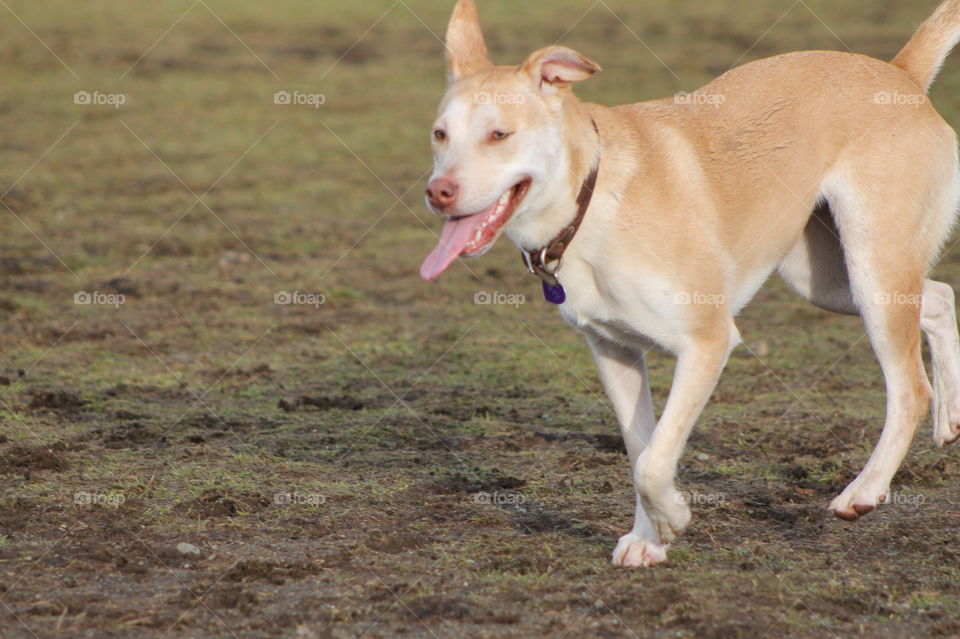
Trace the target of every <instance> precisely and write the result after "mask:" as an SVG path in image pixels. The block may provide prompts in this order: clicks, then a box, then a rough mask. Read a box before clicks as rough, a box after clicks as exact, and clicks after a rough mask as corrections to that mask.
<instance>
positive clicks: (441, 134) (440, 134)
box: [433, 129, 447, 142]
mask: <svg viewBox="0 0 960 639" xmlns="http://www.w3.org/2000/svg"><path fill="white" fill-rule="evenodd" d="M433 139H434V140H436V141H437V142H443V141H444V140H446V139H447V132H446V131H444V130H443V129H434V130H433Z"/></svg>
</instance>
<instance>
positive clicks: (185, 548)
mask: <svg viewBox="0 0 960 639" xmlns="http://www.w3.org/2000/svg"><path fill="white" fill-rule="evenodd" d="M177 552H178V553H180V554H181V555H194V556H196V557H199V556H200V549H199V548H197V547H196V546H194V545H193V544H188V543H187V542H185V541H181V542H180V543H179V544H177Z"/></svg>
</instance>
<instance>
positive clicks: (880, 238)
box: [828, 175, 933, 519]
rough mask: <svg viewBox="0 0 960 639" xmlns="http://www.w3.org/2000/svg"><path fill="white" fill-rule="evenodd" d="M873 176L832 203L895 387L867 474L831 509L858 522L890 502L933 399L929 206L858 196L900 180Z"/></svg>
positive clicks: (859, 302)
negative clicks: (923, 337)
mask: <svg viewBox="0 0 960 639" xmlns="http://www.w3.org/2000/svg"><path fill="white" fill-rule="evenodd" d="M869 177H870V178H872V179H871V180H863V179H861V180H853V179H851V180H849V181H848V182H846V183H845V184H840V185H839V188H836V189H835V190H834V191H833V192H832V193H831V195H830V197H829V198H828V199H829V201H830V207H831V210H832V211H833V214H834V219H835V220H836V223H837V228H838V229H839V231H840V238H841V239H842V243H843V248H844V254H845V256H846V260H845V261H846V266H847V271H848V275H849V280H850V287H851V291H852V293H853V300H854V302H855V304H856V307H857V308H858V309H859V311H860V316H861V318H862V319H863V323H864V326H865V328H866V331H867V335H868V336H869V338H870V342H871V344H872V345H873V350H874V352H875V353H876V356H877V359H878V360H879V362H880V367H881V368H882V369H883V375H884V380H885V383H886V390H887V406H886V409H887V410H886V421H885V423H884V427H883V431H882V433H881V435H880V440H879V442H878V443H877V446H876V448H875V449H874V451H873V454H871V456H870V459H869V460H868V461H867V464H866V466H865V467H864V468H863V470H862V471H861V473H860V474H859V475H858V476H857V478H856V479H855V480H854V481H853V482H852V483H851V484H850V485H849V486H847V488H846V489H844V491H843V492H842V493H841V494H840V495H839V496H838V497H837V498H836V499H834V500H833V502H832V503H831V504H830V510H832V511H833V512H834V514H836V515H837V516H838V517H841V518H843V519H857V518H858V517H860V516H861V515H863V514H865V513H867V512H869V511H871V510H873V509H874V508H875V507H876V506H877V505H878V504H880V503H881V502H883V501H885V500H886V499H887V497H888V495H889V490H890V481H891V480H892V479H893V476H894V474H895V473H896V471H897V468H899V466H900V463H901V462H902V461H903V458H904V456H905V455H906V453H907V450H908V449H909V447H910V442H911V441H912V440H913V435H914V433H915V432H916V429H917V427H918V426H919V424H920V422H921V421H922V420H923V418H924V416H925V414H926V412H927V410H928V408H929V406H930V400H931V389H930V384H929V383H928V382H927V376H926V372H925V371H924V368H923V359H922V357H921V351H920V334H921V328H920V317H921V306H922V299H923V291H924V274H925V271H926V269H927V261H928V255H929V254H930V252H931V251H932V250H933V247H931V246H930V243H931V242H930V238H929V237H928V234H927V230H928V229H927V227H926V225H925V223H924V220H925V217H926V216H925V210H924V205H923V203H917V202H916V201H915V200H914V199H913V197H912V195H913V194H910V193H902V194H898V193H896V192H894V193H891V192H888V191H889V189H887V188H881V187H873V188H874V190H872V191H868V192H867V193H858V192H857V191H856V190H855V188H854V185H858V184H879V185H888V184H889V185H892V184H896V180H895V179H893V177H895V176H891V177H890V179H887V180H878V179H877V177H878V176H876V175H871V176H869ZM898 195H899V197H898ZM878 229H883V231H882V232H878Z"/></svg>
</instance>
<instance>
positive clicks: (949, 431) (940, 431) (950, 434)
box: [933, 410, 960, 448]
mask: <svg viewBox="0 0 960 639" xmlns="http://www.w3.org/2000/svg"><path fill="white" fill-rule="evenodd" d="M944 412H945V411H944ZM949 415H960V410H953V411H951V412H950V413H949ZM949 415H942V416H941V415H938V414H937V413H934V417H933V443H934V444H936V445H937V447H938V448H943V447H944V446H948V445H949V444H952V443H953V442H955V441H957V440H958V439H960V421H957V420H952V419H950V417H949Z"/></svg>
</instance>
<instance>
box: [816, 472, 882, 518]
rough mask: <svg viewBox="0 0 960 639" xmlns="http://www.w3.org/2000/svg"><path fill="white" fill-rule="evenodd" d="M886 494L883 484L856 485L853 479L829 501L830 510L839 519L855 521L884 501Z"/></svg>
mask: <svg viewBox="0 0 960 639" xmlns="http://www.w3.org/2000/svg"><path fill="white" fill-rule="evenodd" d="M888 494H889V489H888V488H887V487H885V486H883V487H878V486H869V485H858V482H857V481H856V480H854V482H853V483H852V484H850V485H849V486H847V487H846V489H844V491H843V492H842V493H840V494H839V495H838V496H837V497H836V498H835V499H834V500H833V501H832V502H830V511H831V512H832V513H833V514H834V515H836V516H837V517H839V518H840V519H845V520H847V521H855V520H857V519H860V517H862V516H863V515H866V514H867V513H868V512H870V511H871V510H873V509H874V508H876V507H877V506H879V505H880V504H882V503H883V502H885V501H886V500H887V495H888Z"/></svg>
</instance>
